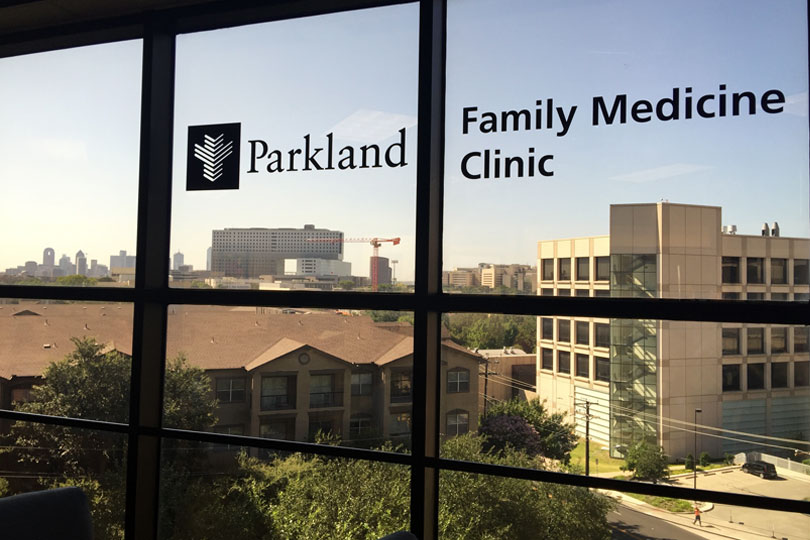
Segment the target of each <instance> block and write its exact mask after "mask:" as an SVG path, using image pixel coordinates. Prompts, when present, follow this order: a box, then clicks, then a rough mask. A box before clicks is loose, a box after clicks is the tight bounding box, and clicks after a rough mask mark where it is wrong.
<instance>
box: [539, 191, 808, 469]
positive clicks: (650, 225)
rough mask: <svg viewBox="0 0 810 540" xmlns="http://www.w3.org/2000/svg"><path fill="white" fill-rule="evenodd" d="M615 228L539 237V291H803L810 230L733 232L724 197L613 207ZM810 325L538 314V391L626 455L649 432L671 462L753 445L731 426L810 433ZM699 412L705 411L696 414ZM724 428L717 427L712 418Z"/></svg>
mask: <svg viewBox="0 0 810 540" xmlns="http://www.w3.org/2000/svg"><path fill="white" fill-rule="evenodd" d="M609 230H610V234H609V235H608V236H596V237H587V238H572V239H564V240H549V241H541V242H539V243H538V272H539V273H540V285H539V290H538V294H546V295H560V296H565V295H575V296H611V297H650V298H709V299H723V298H725V299H748V300H799V301H806V300H807V298H808V293H810V280H808V258H810V240H808V239H807V238H786V237H782V236H773V234H774V233H776V234H777V235H778V234H779V232H778V226H777V227H772V226H769V227H768V230H767V236H766V235H765V231H764V230H763V234H762V235H742V234H736V228H735V227H723V226H722V221H721V209H720V208H719V207H710V206H697V205H683V204H672V203H657V204H632V205H612V206H611V212H610V229H609ZM808 350H809V349H808V328H807V327H788V326H779V325H763V324H721V323H711V322H702V323H692V322H683V321H659V320H620V319H612V320H611V319H598V318H576V317H574V318H569V317H539V318H538V352H537V367H538V373H539V375H538V382H537V384H538V392H539V394H540V396H541V397H544V398H546V399H547V400H548V403H549V406H550V407H551V408H552V410H555V411H561V412H565V413H567V414H569V415H571V417H572V418H576V419H577V426H578V430H580V431H584V415H583V414H582V413H583V409H584V405H585V403H588V404H589V406H590V413H591V423H590V428H591V434H592V436H593V437H594V438H596V439H597V440H600V441H602V442H604V443H608V444H609V445H610V448H611V452H612V453H613V454H614V455H621V453H622V452H623V450H624V449H626V448H627V447H628V446H629V445H631V444H633V442H635V441H637V440H639V439H641V438H646V439H649V440H651V441H656V442H657V443H658V444H660V445H662V446H663V447H664V450H665V452H666V453H667V454H668V455H669V456H671V457H672V458H673V459H677V458H683V457H684V456H685V455H686V454H687V453H691V452H692V451H693V446H694V438H693V437H694V430H695V422H696V423H697V424H698V431H699V435H698V445H699V447H700V449H699V451H707V452H709V453H710V454H711V455H713V456H720V455H722V454H723V453H725V452H736V451H740V450H743V449H750V448H751V444H752V443H750V442H747V441H748V439H746V438H745V437H736V438H737V439H742V440H734V437H728V436H726V435H725V434H727V432H724V431H720V429H722V430H734V431H739V432H744V433H752V434H756V435H768V436H776V437H784V438H796V437H798V436H800V435H805V436H806V434H808V433H810V353H808ZM698 410H699V411H700V412H697V413H696V411H698ZM712 428H716V429H712Z"/></svg>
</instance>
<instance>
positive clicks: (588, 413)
mask: <svg viewBox="0 0 810 540" xmlns="http://www.w3.org/2000/svg"><path fill="white" fill-rule="evenodd" d="M590 475H591V402H590V401H586V402H585V476H590Z"/></svg>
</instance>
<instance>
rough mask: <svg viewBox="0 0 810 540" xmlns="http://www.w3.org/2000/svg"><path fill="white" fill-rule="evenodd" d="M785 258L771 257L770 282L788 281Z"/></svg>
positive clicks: (778, 283) (785, 282)
mask: <svg viewBox="0 0 810 540" xmlns="http://www.w3.org/2000/svg"><path fill="white" fill-rule="evenodd" d="M787 274H788V266H787V259H771V284H773V285H785V284H787V282H788V276H787Z"/></svg>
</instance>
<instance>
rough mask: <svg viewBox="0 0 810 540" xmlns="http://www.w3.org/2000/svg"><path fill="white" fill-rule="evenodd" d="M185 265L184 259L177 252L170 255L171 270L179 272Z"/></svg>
mask: <svg viewBox="0 0 810 540" xmlns="http://www.w3.org/2000/svg"><path fill="white" fill-rule="evenodd" d="M184 264H185V257H184V256H183V254H182V253H180V252H179V251H178V252H177V253H175V254H174V255H172V270H180V267H181V266H183V265H184Z"/></svg>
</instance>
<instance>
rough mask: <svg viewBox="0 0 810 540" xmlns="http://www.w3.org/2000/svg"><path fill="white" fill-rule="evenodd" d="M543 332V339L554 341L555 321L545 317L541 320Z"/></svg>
mask: <svg viewBox="0 0 810 540" xmlns="http://www.w3.org/2000/svg"><path fill="white" fill-rule="evenodd" d="M541 325H542V330H541V334H540V336H541V337H542V338H543V339H554V319H549V318H548V317H543V318H542V319H541Z"/></svg>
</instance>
